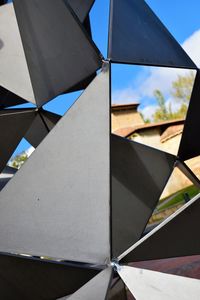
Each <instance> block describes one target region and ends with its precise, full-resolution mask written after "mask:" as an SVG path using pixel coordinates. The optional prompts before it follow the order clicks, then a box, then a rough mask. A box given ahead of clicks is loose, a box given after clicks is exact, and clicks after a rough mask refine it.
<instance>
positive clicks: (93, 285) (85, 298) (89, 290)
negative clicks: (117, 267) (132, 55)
mask: <svg viewBox="0 0 200 300" xmlns="http://www.w3.org/2000/svg"><path fill="white" fill-rule="evenodd" d="M112 274H113V271H112V268H111V267H109V268H107V269H105V270H103V271H102V272H101V273H100V274H98V275H97V276H96V277H94V278H93V279H92V280H90V281H89V282H88V283H86V284H85V285H84V286H83V287H82V288H80V290H78V291H77V292H76V293H74V294H73V295H72V296H71V297H69V300H94V299H95V300H106V295H107V292H108V289H109V285H110V282H111V280H112Z"/></svg>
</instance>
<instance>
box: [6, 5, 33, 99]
mask: <svg viewBox="0 0 200 300" xmlns="http://www.w3.org/2000/svg"><path fill="white" fill-rule="evenodd" d="M0 15H1V18H0V39H1V46H0V64H1V72H0V85H1V86H2V87H3V88H5V89H7V90H9V91H11V92H12V93H14V94H16V95H18V96H20V97H21V98H23V99H25V100H28V101H31V102H34V95H33V89H32V84H31V80H30V75H29V70H28V67H27V64H26V59H25V54H24V50H23V45H22V42H21V38H20V33H19V29H18V25H17V20H16V16H15V12H14V8H13V4H12V3H10V4H6V5H3V6H1V7H0ZM8 20H9V22H8ZM16 58H17V59H16ZM7 102H9V99H8V100H7ZM16 104H17V103H16Z"/></svg>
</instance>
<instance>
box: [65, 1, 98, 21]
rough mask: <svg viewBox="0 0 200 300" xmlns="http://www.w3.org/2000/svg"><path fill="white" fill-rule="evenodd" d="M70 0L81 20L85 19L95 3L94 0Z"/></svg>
mask: <svg viewBox="0 0 200 300" xmlns="http://www.w3.org/2000/svg"><path fill="white" fill-rule="evenodd" d="M68 2H69V5H70V6H71V8H72V9H73V10H74V12H75V13H76V15H77V17H78V18H79V20H80V21H81V22H83V21H84V20H85V18H86V16H87V15H88V13H89V11H90V9H91V7H92V5H93V4H94V0H85V1H82V0H68Z"/></svg>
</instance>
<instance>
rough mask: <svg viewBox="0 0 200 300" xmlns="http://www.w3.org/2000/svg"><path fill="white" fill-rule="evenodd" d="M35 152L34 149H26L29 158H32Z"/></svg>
mask: <svg viewBox="0 0 200 300" xmlns="http://www.w3.org/2000/svg"><path fill="white" fill-rule="evenodd" d="M34 150H35V148H34V147H32V146H31V147H30V148H28V149H26V151H25V152H26V155H27V156H28V157H29V156H31V154H32V153H33V151H34Z"/></svg>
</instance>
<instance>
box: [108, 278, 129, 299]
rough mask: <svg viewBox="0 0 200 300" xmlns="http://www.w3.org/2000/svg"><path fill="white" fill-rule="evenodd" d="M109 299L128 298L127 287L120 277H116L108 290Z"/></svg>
mask: <svg viewBox="0 0 200 300" xmlns="http://www.w3.org/2000/svg"><path fill="white" fill-rule="evenodd" d="M106 299H107V300H127V299H128V298H127V293H126V288H125V285H124V283H123V281H122V280H121V279H119V278H114V279H113V282H112V284H111V285H110V289H109V291H108V295H107V298H106Z"/></svg>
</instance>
